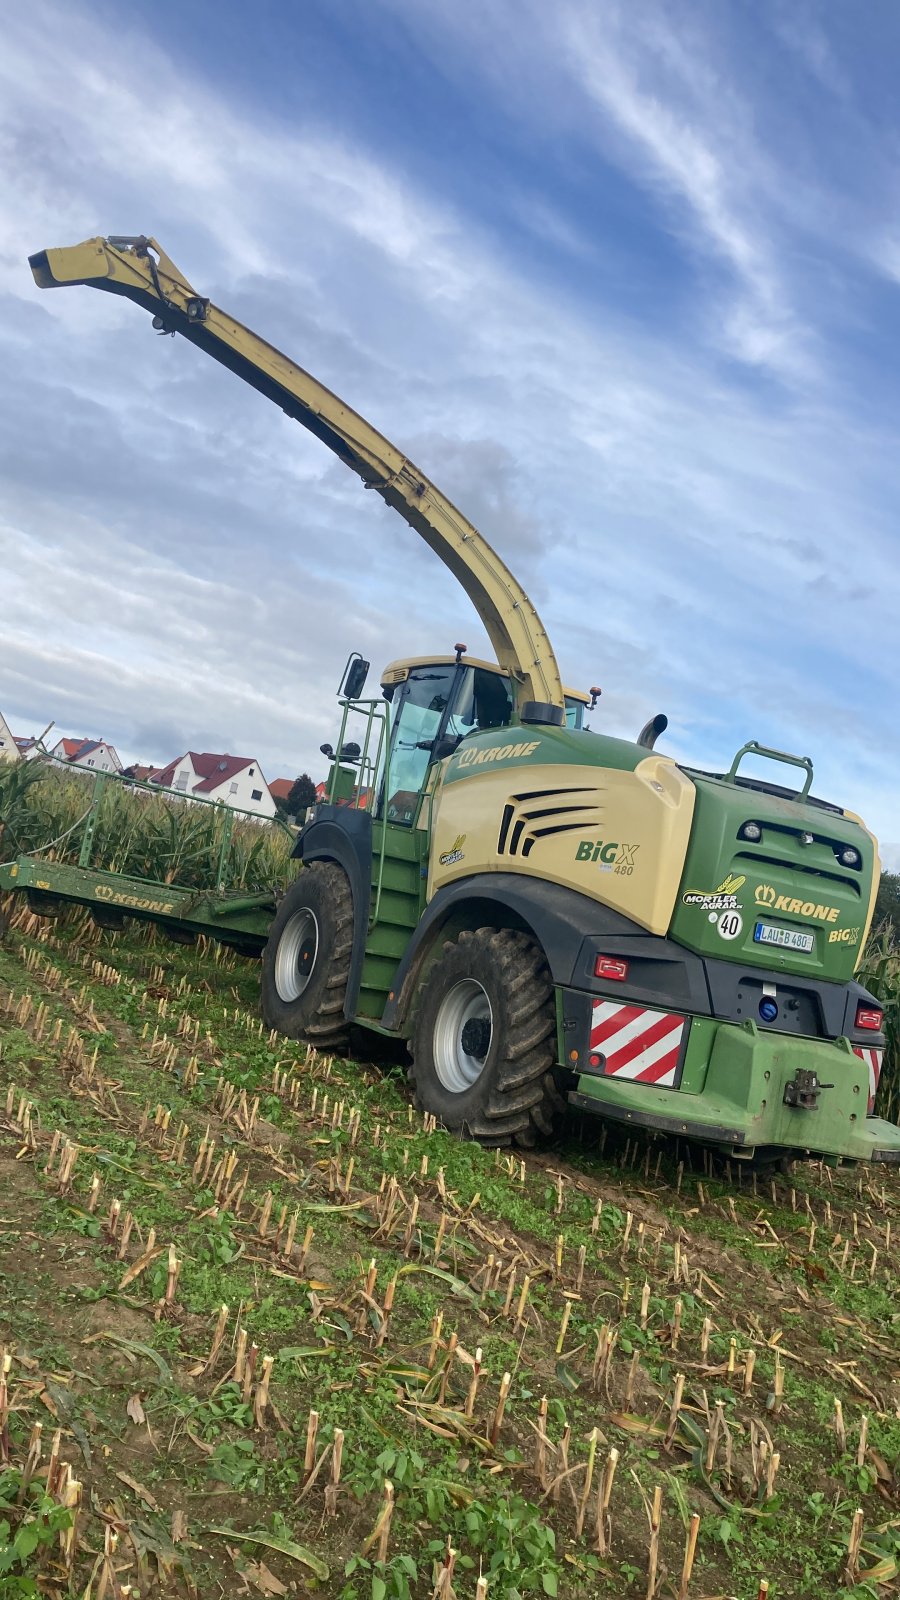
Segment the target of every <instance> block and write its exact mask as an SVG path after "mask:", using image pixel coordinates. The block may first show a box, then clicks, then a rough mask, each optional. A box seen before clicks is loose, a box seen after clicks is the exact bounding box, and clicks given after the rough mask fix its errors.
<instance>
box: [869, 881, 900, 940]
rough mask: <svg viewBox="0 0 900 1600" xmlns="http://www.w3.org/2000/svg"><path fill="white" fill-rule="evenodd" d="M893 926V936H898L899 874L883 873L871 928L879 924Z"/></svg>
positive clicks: (899, 933)
mask: <svg viewBox="0 0 900 1600" xmlns="http://www.w3.org/2000/svg"><path fill="white" fill-rule="evenodd" d="M882 922H890V923H892V924H893V928H894V934H895V936H897V935H900V872H883V873H882V874H881V882H880V884H879V885H878V898H877V899H876V901H875V915H874V917H873V919H872V924H873V927H876V928H877V927H878V925H879V923H882Z"/></svg>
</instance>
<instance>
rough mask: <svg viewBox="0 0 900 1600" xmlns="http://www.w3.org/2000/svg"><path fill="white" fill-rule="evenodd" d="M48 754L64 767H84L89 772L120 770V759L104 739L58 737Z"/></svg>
mask: <svg viewBox="0 0 900 1600" xmlns="http://www.w3.org/2000/svg"><path fill="white" fill-rule="evenodd" d="M50 754H51V756H52V757H53V760H54V761H56V762H58V763H59V764H60V765H62V766H66V767H84V768H86V769H87V770H88V771H90V772H121V771H122V763H121V761H120V760H119V758H118V756H117V755H116V752H115V750H114V748H113V746H112V745H111V744H107V742H106V740H105V739H58V740H57V742H56V744H55V745H54V746H53V749H52V750H51V751H50Z"/></svg>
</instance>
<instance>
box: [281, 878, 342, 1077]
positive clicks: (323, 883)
mask: <svg viewBox="0 0 900 1600" xmlns="http://www.w3.org/2000/svg"><path fill="white" fill-rule="evenodd" d="M352 951H353V896H352V894H351V892H350V883H349V881H348V878H347V874H346V873H345V872H344V870H343V868H341V867H339V866H338V865H337V864H336V863H335V862H333V861H311V862H310V864H309V866H308V867H304V869H303V871H302V872H301V874H300V876H299V878H298V879H297V882H296V883H294V884H292V885H291V887H290V889H289V890H288V892H287V894H286V895H285V897H284V899H283V900H282V902H281V905H280V906H279V907H278V911H277V913H276V915H275V919H274V921H273V923H272V926H271V928H270V930H269V938H268V943H267V944H266V947H265V950H264V951H263V957H262V972H261V974H260V992H261V998H262V1014H263V1020H264V1021H265V1023H266V1026H267V1027H269V1028H274V1029H275V1030H276V1032H278V1033H283V1034H285V1035H286V1037H287V1038H289V1039H303V1040H305V1041H306V1043H307V1044H313V1045H315V1046H316V1048H317V1049H319V1050H339V1049H343V1048H345V1047H346V1044H347V1039H348V1036H349V1025H348V1023H347V1021H346V1018H345V1017H344V1000H345V998H346V995H347V981H348V979H349V976H350V957H351V954H352Z"/></svg>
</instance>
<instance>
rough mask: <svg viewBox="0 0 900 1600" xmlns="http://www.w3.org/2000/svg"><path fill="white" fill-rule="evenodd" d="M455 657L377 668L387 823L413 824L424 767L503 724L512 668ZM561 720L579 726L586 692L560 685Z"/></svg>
mask: <svg viewBox="0 0 900 1600" xmlns="http://www.w3.org/2000/svg"><path fill="white" fill-rule="evenodd" d="M463 651H464V646H458V647H457V653H456V655H455V656H437V657H432V658H430V659H429V658H424V657H417V658H415V659H413V660H408V661H392V662H391V664H390V666H388V667H385V670H384V672H383V673H382V675H381V690H382V693H383V695H384V698H385V699H386V700H388V701H390V702H391V735H390V764H389V775H388V783H387V790H388V793H387V803H386V805H385V796H384V793H383V786H382V793H380V794H379V803H378V812H379V815H382V816H385V817H386V818H387V821H388V822H397V823H400V824H401V825H406V826H408V827H411V826H412V824H413V823H414V822H415V819H416V813H417V811H418V807H419V800H420V798H421V795H422V792H423V790H424V788H425V784H426V781H427V777H428V769H429V767H430V766H431V765H432V763H433V762H435V761H441V760H443V759H444V758H445V757H446V756H449V755H452V754H453V752H454V750H455V749H456V748H457V746H458V745H459V744H460V742H461V741H462V740H463V739H464V738H465V737H466V736H467V734H470V733H481V732H483V731H484V730H485V729H488V728H506V727H508V726H509V725H510V723H511V722H512V719H513V712H514V708H515V702H514V698H513V686H512V683H511V681H510V677H509V673H508V672H505V671H504V670H503V668H502V667H499V666H498V665H497V663H496V662H490V661H477V660H466V661H464V660H463ZM565 698H566V727H567V728H573V729H579V728H583V727H584V712H585V707H586V706H587V704H588V696H587V695H584V694H581V693H579V692H578V691H577V690H574V689H567V690H566V691H565Z"/></svg>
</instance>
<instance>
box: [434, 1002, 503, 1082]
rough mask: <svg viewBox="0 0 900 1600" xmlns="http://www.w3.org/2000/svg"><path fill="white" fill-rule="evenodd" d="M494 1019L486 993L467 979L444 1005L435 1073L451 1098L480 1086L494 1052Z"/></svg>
mask: <svg viewBox="0 0 900 1600" xmlns="http://www.w3.org/2000/svg"><path fill="white" fill-rule="evenodd" d="M493 1032H494V1016H493V1012H492V1011H491V1002H490V1000H489V999H488V997H487V993H486V991H485V990H484V989H483V988H482V987H481V984H480V983H478V982H476V980H475V979H474V978H464V979H463V980H462V982H461V983H456V984H454V986H453V988H452V989H451V990H450V991H449V993H448V994H446V995H445V996H444V998H443V1000H442V1001H441V1004H440V1008H439V1010H438V1014H437V1019H436V1021H435V1025H434V1069H435V1072H436V1073H437V1075H438V1078H439V1079H440V1081H441V1083H442V1084H443V1086H444V1088H445V1089H448V1090H449V1091H450V1093H451V1094H464V1093H465V1091H466V1090H467V1089H471V1087H472V1085H473V1083H477V1082H478V1079H479V1078H480V1077H481V1074H482V1072H483V1071H484V1065H485V1062H486V1060H487V1057H488V1052H489V1050H490V1048H491V1040H492V1038H493Z"/></svg>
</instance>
